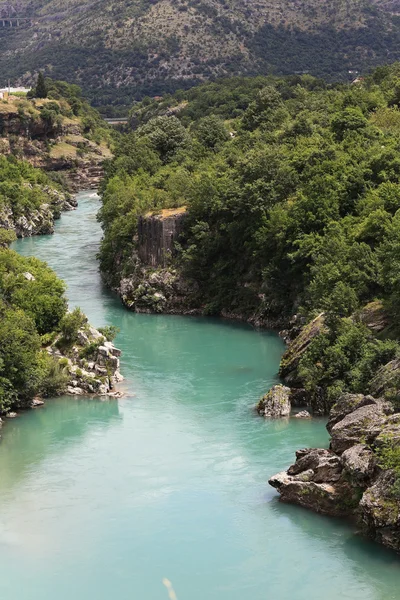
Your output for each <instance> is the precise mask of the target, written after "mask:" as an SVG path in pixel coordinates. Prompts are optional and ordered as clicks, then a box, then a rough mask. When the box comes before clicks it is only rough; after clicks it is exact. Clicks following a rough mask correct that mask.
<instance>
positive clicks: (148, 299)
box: [118, 265, 201, 314]
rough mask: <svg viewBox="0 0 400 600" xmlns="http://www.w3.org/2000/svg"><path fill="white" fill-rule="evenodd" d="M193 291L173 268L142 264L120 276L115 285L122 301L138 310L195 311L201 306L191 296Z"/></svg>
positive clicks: (142, 311)
mask: <svg viewBox="0 0 400 600" xmlns="http://www.w3.org/2000/svg"><path fill="white" fill-rule="evenodd" d="M196 291H197V288H196V287H195V286H194V285H193V284H191V283H190V282H188V281H187V280H186V279H184V278H183V277H182V276H181V274H180V272H179V271H178V270H177V269H173V268H165V269H154V268H151V267H146V266H142V265H138V266H137V268H136V270H135V273H134V274H133V275H131V276H130V277H128V278H125V279H122V281H121V283H120V285H119V288H118V293H119V295H120V296H121V299H122V302H123V303H124V305H125V306H126V307H127V308H129V309H131V310H134V311H135V312H141V313H169V314H199V313H200V312H201V310H199V309H198V308H196V305H195V303H194V302H193V303H192V300H191V299H192V298H194V297H195V294H196Z"/></svg>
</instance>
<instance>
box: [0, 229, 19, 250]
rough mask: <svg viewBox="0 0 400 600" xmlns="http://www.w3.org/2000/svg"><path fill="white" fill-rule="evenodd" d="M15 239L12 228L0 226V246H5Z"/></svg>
mask: <svg viewBox="0 0 400 600" xmlns="http://www.w3.org/2000/svg"><path fill="white" fill-rule="evenodd" d="M16 239H17V236H16V235H15V233H14V231H12V229H4V228H2V227H0V248H1V247H3V248H7V246H9V245H10V244H12V242H14V241H15V240H16Z"/></svg>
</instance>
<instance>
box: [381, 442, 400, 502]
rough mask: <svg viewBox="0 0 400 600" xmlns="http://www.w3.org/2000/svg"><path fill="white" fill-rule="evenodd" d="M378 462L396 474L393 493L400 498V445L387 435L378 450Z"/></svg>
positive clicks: (383, 467)
mask: <svg viewBox="0 0 400 600" xmlns="http://www.w3.org/2000/svg"><path fill="white" fill-rule="evenodd" d="M376 454H377V456H378V464H379V466H380V467H381V468H382V469H391V470H392V471H393V474H394V483H393V487H392V494H393V496H394V497H395V498H400V446H399V445H398V444H397V443H396V441H395V440H393V439H391V438H390V437H389V436H387V439H386V440H384V444H383V445H382V446H381V447H380V448H378V449H377V450H376Z"/></svg>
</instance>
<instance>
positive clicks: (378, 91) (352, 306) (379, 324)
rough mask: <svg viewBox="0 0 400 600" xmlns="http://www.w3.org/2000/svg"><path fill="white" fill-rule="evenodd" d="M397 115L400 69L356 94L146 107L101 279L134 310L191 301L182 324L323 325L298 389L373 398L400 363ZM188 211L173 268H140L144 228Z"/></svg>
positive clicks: (111, 197) (192, 96) (249, 84)
mask: <svg viewBox="0 0 400 600" xmlns="http://www.w3.org/2000/svg"><path fill="white" fill-rule="evenodd" d="M399 103H400V65H398V64H396V65H394V66H393V67H382V68H379V69H377V70H376V71H375V72H374V73H373V75H372V76H371V77H369V78H367V79H366V80H365V81H364V82H362V83H360V84H355V85H350V86H334V87H332V86H327V85H325V84H324V83H323V82H322V81H320V80H316V79H313V78H312V77H310V76H303V77H292V78H287V79H274V78H272V77H270V78H261V77H258V78H256V79H250V80H246V79H233V80H228V81H226V82H225V83H224V82H221V83H219V84H209V85H205V86H204V87H200V88H195V89H194V90H191V91H188V92H185V93H183V92H182V93H179V94H178V97H176V98H173V99H170V105H171V108H170V109H168V108H167V107H166V106H163V107H161V108H160V103H159V102H157V101H154V102H148V101H145V102H143V104H142V105H141V106H139V107H135V109H134V111H133V112H132V122H133V123H134V125H135V127H136V130H135V131H133V132H131V133H129V134H127V135H123V136H121V138H120V141H119V144H118V146H117V148H116V156H115V159H114V161H112V162H111V164H110V165H109V166H108V181H107V183H106V185H105V187H104V192H103V207H102V209H101V212H100V219H101V221H102V224H103V227H104V231H105V237H104V241H103V244H102V249H101V256H100V258H101V268H102V270H103V272H104V274H105V277H106V279H107V280H108V282H109V283H110V285H112V286H113V287H117V288H118V287H119V290H120V293H121V295H122V296H123V299H124V301H125V303H126V304H127V305H128V306H131V307H132V308H133V309H136V310H156V311H162V310H174V309H176V305H174V294H176V293H177V290H178V291H179V293H180V294H182V290H184V292H183V294H186V296H185V298H186V300H185V301H186V304H185V305H184V308H185V309H187V310H190V309H200V310H202V311H203V312H204V313H206V314H221V313H223V314H225V313H228V314H236V315H241V316H242V317H247V318H251V319H252V320H253V321H254V320H256V321H257V322H264V323H270V324H273V323H276V324H280V325H281V326H282V325H284V326H288V324H289V323H290V322H291V320H292V318H293V316H294V315H297V317H296V320H295V322H296V323H297V324H299V323H300V324H301V323H307V322H308V321H309V320H311V319H313V318H314V317H315V316H317V315H318V314H320V313H322V312H323V313H324V314H325V317H324V323H325V325H323V323H319V325H321V326H322V328H321V327H319V331H320V332H321V335H319V336H318V337H317V338H316V339H315V340H314V342H313V344H311V346H310V348H309V350H308V352H307V353H306V355H305V356H304V357H303V358H302V361H301V364H300V370H301V379H302V382H303V384H304V386H306V387H307V388H308V389H309V390H312V389H314V390H315V389H316V387H318V388H323V389H324V390H325V391H326V393H327V394H328V399H330V400H329V402H331V401H332V399H333V398H335V397H337V394H338V393H339V392H340V391H342V390H349V391H353V392H362V393H366V392H367V391H368V389H369V387H368V386H369V384H370V381H371V377H372V376H373V374H374V373H375V372H376V370H377V369H378V367H379V366H380V365H382V364H386V363H388V362H389V361H390V360H391V359H393V358H394V357H395V356H396V355H397V353H398V344H397V341H396V340H397V338H398V335H399V330H398V319H399V306H400V266H399V263H400V210H399V209H400V160H399V155H398V148H399V144H400V111H399ZM178 206H180V207H187V214H186V218H185V220H184V224H183V232H182V234H181V235H180V238H179V240H178V244H177V246H176V254H175V257H172V259H171V261H172V262H171V263H170V266H169V268H167V269H164V270H163V269H158V270H157V269H154V268H149V269H146V268H145V269H143V265H142V264H141V262H140V261H138V258H137V223H138V218H139V217H140V215H143V214H146V213H147V212H148V211H153V214H157V211H160V210H161V209H162V208H166V207H169V208H170V207H178ZM182 278H183V281H184V282H185V285H184V286H182V285H181V284H179V285H178V284H177V283H176V282H177V281H178V283H179V281H182ZM185 286H186V287H185ZM185 290H186V291H185ZM292 324H293V323H292ZM325 327H327V328H325ZM371 327H372V329H373V330H374V334H371ZM377 334H379V335H378V337H376V335H377ZM389 388H390V389H389ZM386 393H387V394H388V396H390V395H393V394H394V395H396V394H397V393H398V382H397V383H396V381H394V382H393V381H391V383H390V386H389V387H388V388H387V390H386Z"/></svg>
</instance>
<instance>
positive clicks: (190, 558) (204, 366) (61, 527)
mask: <svg viewBox="0 0 400 600" xmlns="http://www.w3.org/2000/svg"><path fill="white" fill-rule="evenodd" d="M98 206H99V204H98V198H97V197H96V195H95V194H94V193H83V194H80V197H79V209H78V210H77V211H75V212H71V213H67V214H65V215H63V216H62V218H61V220H60V221H59V222H58V224H57V229H56V233H55V235H54V236H45V237H37V238H33V239H25V240H20V241H18V242H17V243H15V245H14V248H15V249H16V250H17V251H18V252H20V253H21V254H24V255H34V256H37V257H39V258H41V259H43V260H45V261H47V262H48V263H49V265H51V266H52V267H53V268H54V269H55V270H56V272H57V273H58V275H59V276H60V277H62V278H63V279H65V281H66V282H67V284H68V295H69V299H70V303H71V306H75V305H79V306H80V307H81V308H82V309H83V310H84V311H85V312H86V313H87V315H88V316H89V318H90V320H91V322H92V323H93V324H94V325H97V326H100V325H104V324H114V325H117V326H118V327H119V328H120V330H121V333H120V334H119V336H118V338H117V345H118V346H119V347H120V348H121V349H122V350H123V358H122V372H123V375H124V376H125V382H124V384H123V385H122V388H123V390H124V391H125V396H124V398H122V399H121V400H119V401H117V400H107V401H101V400H99V399H73V398H64V397H63V398H58V399H55V400H50V401H48V402H47V403H46V406H45V407H44V408H43V409H39V410H35V411H31V412H29V413H26V414H24V415H22V416H20V417H19V418H17V419H15V420H13V421H8V422H7V424H6V426H5V427H4V428H3V439H2V442H1V448H0V565H1V566H0V599H1V600H39V599H40V600H92V599H93V600H110V599H112V600H163V599H165V600H168V590H167V589H166V587H165V586H164V585H163V579H164V578H168V579H169V580H170V581H171V582H172V584H173V586H174V588H175V591H176V594H177V597H178V599H179V600H269V599H271V600H321V599H322V600H337V599H347V598H348V599H351V600H390V599H398V598H399V595H400V559H399V558H398V557H396V556H395V555H393V554H391V553H390V552H387V551H385V550H383V549H382V548H380V547H378V546H376V545H374V544H372V543H369V542H367V541H365V540H363V539H361V538H360V537H359V536H358V535H357V534H356V532H355V531H354V529H353V528H352V527H351V526H350V525H348V524H346V523H344V522H343V521H339V520H331V519H328V518H324V517H320V516H318V515H315V514H312V513H311V512H307V511H305V510H302V509H300V508H298V507H295V506H286V505H283V504H281V503H279V502H278V497H277V494H276V493H275V491H274V490H273V489H272V488H270V487H269V486H268V484H267V479H268V477H269V476H270V475H272V474H274V473H275V472H277V471H279V470H281V469H283V468H284V467H285V466H287V465H288V464H290V463H291V461H292V460H293V456H294V451H295V450H296V449H297V448H302V447H305V446H310V445H321V444H322V445H326V444H327V442H328V438H327V434H326V432H325V429H324V422H323V421H319V420H314V421H312V422H304V421H299V420H296V419H291V420H290V421H288V422H286V421H273V422H271V421H264V420H263V419H260V418H258V417H256V416H255V415H254V413H253V411H252V406H253V405H254V404H255V402H256V400H257V398H258V397H259V396H260V395H261V394H262V393H263V392H264V391H266V390H267V389H268V388H269V387H270V386H271V384H273V383H274V381H276V372H277V369H278V364H279V359H280V356H281V354H282V351H283V349H284V347H283V344H282V342H281V340H280V339H279V338H278V336H277V335H275V334H273V333H268V332H260V331H255V330H253V329H252V328H250V327H248V326H245V325H242V324H238V323H231V322H225V321H219V320H213V319H202V318H191V317H179V316H178V317H175V316H173V317H171V316H160V315H136V314H133V313H130V312H128V311H127V310H126V309H124V308H123V307H122V305H121V304H120V302H119V301H118V299H117V298H115V297H114V296H113V295H112V294H110V293H109V292H107V291H106V290H105V289H104V288H103V287H102V285H101V281H100V278H99V275H98V271H97V264H96V258H95V257H96V251H97V248H98V244H99V240H100V236H101V231H100V228H99V226H98V224H97V222H96V217H95V215H96V211H97V209H98Z"/></svg>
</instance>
